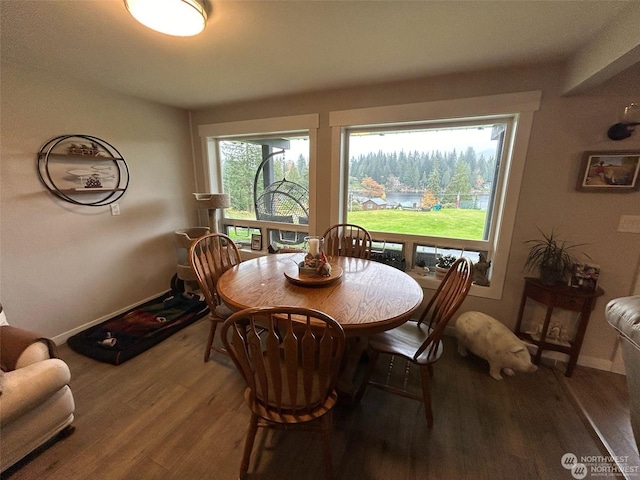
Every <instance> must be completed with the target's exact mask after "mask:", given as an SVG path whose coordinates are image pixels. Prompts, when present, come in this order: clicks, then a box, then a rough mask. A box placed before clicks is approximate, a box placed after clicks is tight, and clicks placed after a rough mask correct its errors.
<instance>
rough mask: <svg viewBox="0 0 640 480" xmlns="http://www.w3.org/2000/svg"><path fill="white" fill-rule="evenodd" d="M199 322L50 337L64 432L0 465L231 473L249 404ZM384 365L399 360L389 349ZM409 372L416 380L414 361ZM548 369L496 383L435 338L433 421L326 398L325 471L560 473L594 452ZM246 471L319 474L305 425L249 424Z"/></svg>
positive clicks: (77, 474) (43, 472)
mask: <svg viewBox="0 0 640 480" xmlns="http://www.w3.org/2000/svg"><path fill="white" fill-rule="evenodd" d="M208 328H209V324H208V322H207V321H206V320H202V321H199V322H197V323H195V324H193V325H191V326H189V327H187V328H185V329H184V330H182V331H180V332H178V333H177V334H175V335H174V336H172V337H170V338H169V339H167V340H165V341H164V342H162V343H161V344H159V345H157V346H155V347H154V348H152V349H151V350H149V351H147V352H145V353H143V354H142V355H140V356H138V357H136V358H134V359H132V360H130V361H128V362H127V363H125V364H123V365H121V366H112V365H108V364H103V363H99V362H96V361H94V360H91V359H89V358H86V357H83V356H81V355H78V354H76V353H74V352H73V351H71V350H70V349H68V347H66V346H62V347H61V348H60V355H61V357H62V358H63V359H64V360H65V361H67V362H68V364H69V366H70V368H71V372H72V381H71V388H72V390H73V394H74V397H75V401H76V420H75V422H74V424H75V426H76V431H75V432H74V433H73V434H72V435H71V436H69V437H68V438H66V439H64V440H61V441H59V442H57V443H54V444H52V445H51V446H50V447H49V448H47V449H45V450H43V451H41V452H39V454H37V455H33V456H32V457H31V458H29V459H28V461H26V462H23V463H21V464H20V465H19V468H15V469H13V470H12V471H10V472H5V474H4V475H3V478H11V479H12V480H22V479H42V478H47V479H50V480H55V479H60V480H72V479H78V480H86V479H88V478H95V479H100V480H103V479H114V480H115V479H123V480H124V479H126V480H131V479H163V480H165V479H181V480H182V479H186V480H199V479H216V480H218V479H236V478H238V469H239V466H240V458H241V455H242V446H243V442H244V437H245V433H246V427H247V425H248V421H249V413H248V408H247V407H246V405H245V404H244V402H243V399H242V392H243V384H242V382H241V380H240V378H239V376H238V374H237V373H236V371H235V370H234V368H233V366H232V364H231V362H230V361H229V359H228V358H227V357H225V356H223V355H220V354H217V353H215V354H213V355H212V359H211V360H210V361H209V362H208V363H206V364H205V363H204V362H203V360H202V357H203V349H204V348H203V347H204V344H205V341H206V337H207V332H208ZM381 360H382V359H381ZM381 363H382V362H381ZM394 367H395V368H396V369H399V370H400V371H403V370H404V367H403V365H401V364H400V362H397V361H396V362H395V363H394ZM409 373H410V375H409V377H410V382H412V383H414V385H413V386H414V387H416V388H418V387H419V384H417V382H416V380H417V376H416V372H414V371H410V372H409ZM576 373H577V371H576ZM394 375H395V374H394ZM560 377H561V375H560V376H558V375H557V374H556V372H555V371H554V369H552V368H549V367H544V366H543V367H541V368H540V369H538V371H537V372H536V373H532V374H516V376H515V377H510V378H506V379H505V380H503V381H502V382H498V381H496V380H494V379H492V378H491V377H490V376H489V374H488V366H487V364H486V363H485V362H484V361H482V360H480V359H477V358H475V357H471V356H470V357H466V358H463V357H460V356H459V355H458V353H457V351H456V349H455V345H454V341H453V339H451V338H447V339H446V348H445V355H444V357H443V358H442V359H441V360H440V362H439V363H437V364H436V365H435V375H434V377H433V381H432V391H433V409H434V415H435V425H434V428H433V429H432V430H428V429H427V428H426V420H425V417H424V409H423V407H422V405H421V404H420V403H419V402H416V401H413V400H410V399H407V398H403V397H399V396H396V395H391V394H389V393H386V392H383V391H381V390H377V389H373V388H372V389H369V390H367V393H366V394H365V396H364V398H363V399H362V402H361V403H360V405H358V406H356V407H348V406H345V405H339V406H338V407H336V410H335V414H334V434H333V463H334V471H335V475H336V478H337V479H345V480H346V479H349V480H354V479H358V480H369V479H374V480H375V479H387V480H418V479H445V480H446V479H474V480H483V479H492V480H494V479H513V478H518V479H523V480H524V479H536V480H537V479H542V480H544V479H549V480H558V479H567V480H571V479H572V478H573V477H572V475H571V473H570V472H569V470H567V469H565V468H564V467H563V466H562V464H561V458H562V456H563V455H564V454H566V453H573V454H575V455H576V456H577V457H578V458H580V457H581V456H582V457H584V456H602V455H605V454H607V452H606V451H605V450H604V449H603V448H602V445H601V444H600V443H599V442H598V441H597V439H595V438H594V436H593V435H592V433H591V432H590V430H589V429H588V428H587V426H586V425H585V423H584V422H583V420H582V418H581V417H580V415H579V413H578V411H577V409H576V408H575V404H574V400H573V399H572V398H571V395H570V392H569V390H568V389H567V388H566V386H565V385H564V384H563V381H562V379H561V378H560ZM576 378H577V376H576ZM249 472H250V476H249V478H251V479H256V480H258V479H260V480H267V479H274V480H275V479H278V480H282V479H296V480H297V479H305V480H306V479H322V478H324V477H323V468H322V454H321V447H320V441H319V438H318V437H316V436H315V435H314V434H312V433H309V432H295V431H269V432H267V433H266V434H265V433H263V432H260V433H259V434H258V438H257V441H256V446H255V449H254V455H253V458H252V463H251V467H250V470H249ZM607 478H616V477H614V476H612V475H610V476H608V477H607ZM617 478H622V477H617Z"/></svg>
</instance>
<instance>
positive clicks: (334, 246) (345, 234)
mask: <svg viewBox="0 0 640 480" xmlns="http://www.w3.org/2000/svg"><path fill="white" fill-rule="evenodd" d="M322 237H323V238H324V252H325V254H326V255H328V256H331V255H334V256H338V257H355V258H366V259H370V258H371V245H372V240H371V234H369V232H368V231H367V230H366V229H365V228H362V227H360V226H358V225H354V224H352V223H339V224H336V225H333V226H331V227H329V228H328V229H327V231H326V232H324V235H323V236H322Z"/></svg>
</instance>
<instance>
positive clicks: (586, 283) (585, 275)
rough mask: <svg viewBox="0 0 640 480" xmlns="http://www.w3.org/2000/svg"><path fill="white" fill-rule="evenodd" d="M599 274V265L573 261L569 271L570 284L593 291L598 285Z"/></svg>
mask: <svg viewBox="0 0 640 480" xmlns="http://www.w3.org/2000/svg"><path fill="white" fill-rule="evenodd" d="M599 276H600V265H594V264H590V263H574V264H573V272H572V273H571V286H572V287H575V288H580V289H582V290H588V291H590V292H593V291H595V289H596V287H597V286H598V277H599Z"/></svg>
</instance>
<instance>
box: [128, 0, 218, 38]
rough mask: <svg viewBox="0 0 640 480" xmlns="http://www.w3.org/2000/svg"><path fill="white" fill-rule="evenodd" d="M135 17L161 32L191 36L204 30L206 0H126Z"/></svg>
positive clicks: (178, 35)
mask: <svg viewBox="0 0 640 480" xmlns="http://www.w3.org/2000/svg"><path fill="white" fill-rule="evenodd" d="M124 4H125V6H126V7H127V10H129V13H130V14H131V15H133V17H134V18H135V19H136V20H137V21H139V22H140V23H141V24H143V25H144V26H145V27H149V28H151V29H153V30H156V31H158V32H160V33H166V34H167V35H174V36H177V37H190V36H192V35H197V34H198V33H200V32H201V31H202V30H204V27H205V24H206V22H207V12H206V10H205V7H204V0H124Z"/></svg>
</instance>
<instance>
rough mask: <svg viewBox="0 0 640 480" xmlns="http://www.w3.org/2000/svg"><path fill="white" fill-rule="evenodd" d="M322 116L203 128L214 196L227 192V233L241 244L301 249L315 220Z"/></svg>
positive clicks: (209, 179) (201, 129)
mask: <svg viewBox="0 0 640 480" xmlns="http://www.w3.org/2000/svg"><path fill="white" fill-rule="evenodd" d="M316 129H317V115H303V116H298V117H283V118H273V119H264V120H256V121H247V122H232V123H225V124H213V125H204V126H201V127H200V135H201V136H202V137H203V139H204V148H205V149H206V151H207V153H208V155H207V158H208V166H209V173H210V176H209V178H208V181H209V186H210V188H211V189H212V190H211V191H223V192H224V193H228V194H229V196H230V199H231V206H230V207H229V208H227V209H225V211H224V219H223V221H222V225H223V230H224V232H225V233H227V234H228V235H229V236H231V237H232V238H233V239H234V240H236V241H238V242H239V243H242V244H246V245H247V246H249V245H250V244H251V238H252V235H256V234H257V235H262V236H263V241H262V245H263V246H264V247H266V246H268V245H274V246H298V245H300V244H301V243H302V242H303V238H304V236H305V235H307V232H308V228H309V227H308V225H309V222H310V217H312V216H313V215H314V211H313V206H314V201H313V200H312V196H311V195H310V194H311V192H314V191H315V188H314V186H313V184H312V183H311V182H310V178H311V177H313V171H314V169H315V164H314V162H313V155H312V153H311V152H312V151H315V147H313V148H312V144H313V145H315V138H316Z"/></svg>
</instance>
